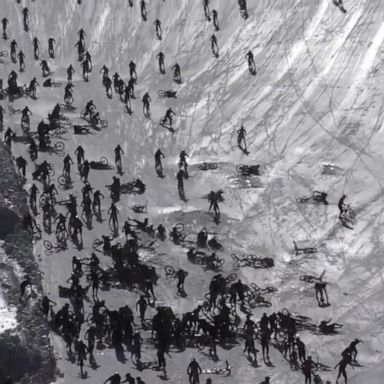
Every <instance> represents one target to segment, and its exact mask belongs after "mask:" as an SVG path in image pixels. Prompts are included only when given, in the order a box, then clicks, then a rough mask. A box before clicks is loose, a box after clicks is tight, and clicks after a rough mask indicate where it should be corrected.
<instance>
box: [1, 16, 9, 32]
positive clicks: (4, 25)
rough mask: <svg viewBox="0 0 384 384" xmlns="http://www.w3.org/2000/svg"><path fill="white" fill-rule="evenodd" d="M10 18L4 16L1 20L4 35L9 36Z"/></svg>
mask: <svg viewBox="0 0 384 384" xmlns="http://www.w3.org/2000/svg"><path fill="white" fill-rule="evenodd" d="M8 23H9V22H8V19H7V18H6V17H4V18H3V19H2V20H1V24H2V26H3V36H7V25H8Z"/></svg>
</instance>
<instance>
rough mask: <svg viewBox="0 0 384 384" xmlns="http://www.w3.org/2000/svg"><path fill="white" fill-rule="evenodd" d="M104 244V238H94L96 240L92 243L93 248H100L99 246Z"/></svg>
mask: <svg viewBox="0 0 384 384" xmlns="http://www.w3.org/2000/svg"><path fill="white" fill-rule="evenodd" d="M102 244H103V241H102V240H100V239H96V240H94V242H93V243H92V248H93V249H95V250H96V249H98V248H99V247H100V245H102Z"/></svg>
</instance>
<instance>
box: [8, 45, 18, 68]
mask: <svg viewBox="0 0 384 384" xmlns="http://www.w3.org/2000/svg"><path fill="white" fill-rule="evenodd" d="M9 45H10V47H11V59H12V61H13V62H14V63H15V62H16V48H18V45H17V43H16V40H12V41H11V43H10V44H9Z"/></svg>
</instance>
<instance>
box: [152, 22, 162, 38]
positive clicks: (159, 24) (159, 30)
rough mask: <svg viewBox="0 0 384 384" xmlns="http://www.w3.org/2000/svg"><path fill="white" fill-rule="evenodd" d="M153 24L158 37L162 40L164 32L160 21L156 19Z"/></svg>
mask: <svg viewBox="0 0 384 384" xmlns="http://www.w3.org/2000/svg"><path fill="white" fill-rule="evenodd" d="M153 24H154V25H155V31H156V36H157V38H158V39H159V40H161V38H162V34H163V31H162V29H161V21H160V20H159V19H156V20H155V22H154V23H153Z"/></svg>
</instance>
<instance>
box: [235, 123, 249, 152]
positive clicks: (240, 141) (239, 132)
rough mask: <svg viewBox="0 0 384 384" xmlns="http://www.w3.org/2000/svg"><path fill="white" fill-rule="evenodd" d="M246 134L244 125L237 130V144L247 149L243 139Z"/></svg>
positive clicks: (242, 148)
mask: <svg viewBox="0 0 384 384" xmlns="http://www.w3.org/2000/svg"><path fill="white" fill-rule="evenodd" d="M246 134H247V131H246V130H245V128H244V126H241V127H240V129H238V130H237V146H238V147H239V148H240V149H241V150H242V151H246V150H247V143H246V141H245V136H246Z"/></svg>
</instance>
